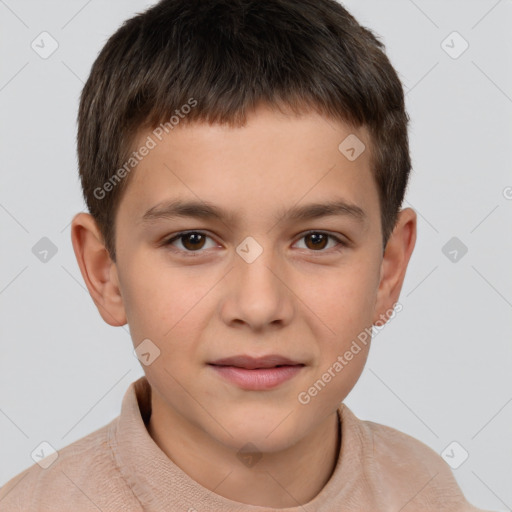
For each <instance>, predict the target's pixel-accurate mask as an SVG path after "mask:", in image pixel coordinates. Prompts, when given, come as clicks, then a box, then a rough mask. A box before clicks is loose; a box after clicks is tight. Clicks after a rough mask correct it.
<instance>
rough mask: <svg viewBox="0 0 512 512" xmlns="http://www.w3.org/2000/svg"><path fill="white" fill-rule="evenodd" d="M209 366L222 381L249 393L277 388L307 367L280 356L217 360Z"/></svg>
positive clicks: (237, 357) (242, 356)
mask: <svg viewBox="0 0 512 512" xmlns="http://www.w3.org/2000/svg"><path fill="white" fill-rule="evenodd" d="M208 365H209V366H210V367H211V368H212V369H213V370H214V371H215V373H216V374H217V375H219V376H220V377H221V378H222V379H224V380H227V381H228V382H231V383H232V384H235V385H237V386H238V387H240V388H242V389H245V390H249V391H263V390H268V389H272V388H275V387H277V386H279V385H280V384H283V383H284V382H286V381H288V380H290V379H292V378H293V377H295V376H296V375H297V374H299V373H300V372H301V370H302V368H304V367H305V366H306V365H305V364H304V363H301V362H298V361H294V360H293V359H290V358H287V357H283V356H280V355H274V354H271V355H268V356H264V357H257V358H254V357H251V356H246V355H241V356H234V357H228V358H223V359H217V360H216V361H213V362H211V363H208Z"/></svg>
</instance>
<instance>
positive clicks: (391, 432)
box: [346, 411, 480, 512]
mask: <svg viewBox="0 0 512 512" xmlns="http://www.w3.org/2000/svg"><path fill="white" fill-rule="evenodd" d="M346 413H347V414H350V416H351V417H352V421H353V422H354V424H355V425H356V426H357V429H358V431H359V432H358V435H359V438H360V440H361V442H362V444H363V446H364V450H363V452H364V457H365V461H366V462H365V463H364V464H365V472H366V477H367V478H368V480H369V481H371V482H373V484H372V485H373V487H374V489H373V492H375V493H376V494H377V495H380V496H386V498H387V499H389V501H390V503H395V504H396V506H398V509H400V510H403V512H408V511H409V510H411V511H413V510H436V511H442V510H446V511H448V510H450V511H452V512H478V511H479V510H480V509H477V508H475V507H474V506H472V505H471V504H470V503H468V502H467V500H466V499H465V497H464V494H463V493H462V490H461V489H460V487H459V485H458V483H457V481H456V479H455V477H454V475H453V473H452V470H451V468H450V466H449V465H448V464H447V463H446V462H445V461H444V459H443V458H442V457H441V455H439V454H438V453H437V452H436V451H435V450H433V449H432V448H430V446H428V445H426V444H425V443H423V442H422V441H420V440H418V439H415V438H414V437H412V436H410V435H408V434H406V433H404V432H401V431H399V430H397V429H395V428H392V427H389V426H387V425H382V424H380V423H375V422H373V421H368V420H359V419H358V418H356V417H355V416H354V415H353V413H351V412H350V411H348V412H346ZM398 509H397V510H398Z"/></svg>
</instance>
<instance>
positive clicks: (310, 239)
mask: <svg viewBox="0 0 512 512" xmlns="http://www.w3.org/2000/svg"><path fill="white" fill-rule="evenodd" d="M300 239H301V240H303V239H304V240H306V243H305V245H306V249H310V250H312V251H313V252H328V251H324V250H323V249H325V247H326V246H327V244H328V243H329V239H331V240H334V241H335V242H337V245H336V244H335V246H334V247H335V250H341V249H342V248H344V247H346V245H347V244H346V243H345V242H344V241H343V240H341V239H340V238H338V237H337V236H334V235H331V234H329V233H324V232H323V231H309V232H308V233H305V234H304V235H302V237H301V238H300Z"/></svg>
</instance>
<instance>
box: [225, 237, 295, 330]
mask: <svg viewBox="0 0 512 512" xmlns="http://www.w3.org/2000/svg"><path fill="white" fill-rule="evenodd" d="M241 245H242V247H239V248H238V251H237V255H236V257H235V260H234V268H233V269H232V271H231V272H229V274H228V276H227V277H226V279H228V283H229V284H228V286H227V287H226V290H227V291H226V295H225V296H224V300H223V304H222V308H221V314H222V317H223V320H224V322H225V323H227V324H229V325H231V326H233V325H237V324H238V325H245V326H248V327H250V328H251V329H252V330H255V331H261V330H264V329H275V328H277V327H283V326H285V325H287V324H289V323H290V321H291V319H292V317H293V313H294V307H293V297H294V295H293V293H292V291H291V283H290V282H287V281H290V277H289V275H287V272H286V269H285V267H284V264H283V263H282V262H281V261H279V257H278V255H276V254H275V251H272V249H265V250H262V251H261V250H259V251H258V252H259V255H257V257H256V258H255V259H253V258H252V257H247V256H246V255H251V251H253V254H252V256H254V249H255V248H254V247H251V246H250V245H249V246H245V247H244V246H243V244H241ZM260 247H261V246H260ZM243 249H246V251H245V253H244V252H243ZM261 249H263V248H261ZM260 251H261V252H260Z"/></svg>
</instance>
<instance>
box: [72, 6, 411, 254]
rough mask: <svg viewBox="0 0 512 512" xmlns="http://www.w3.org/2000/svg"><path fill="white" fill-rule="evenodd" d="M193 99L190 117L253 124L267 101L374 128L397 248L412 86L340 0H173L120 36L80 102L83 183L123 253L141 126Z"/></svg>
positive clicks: (106, 232) (383, 201)
mask: <svg viewBox="0 0 512 512" xmlns="http://www.w3.org/2000/svg"><path fill="white" fill-rule="evenodd" d="M191 98H193V99H194V101H195V106H194V108H192V109H189V112H188V114H187V115H186V116H181V117H183V119H182V120H181V121H182V122H183V121H186V122H191V121H207V122H210V123H228V124H231V125H234V126H243V124H244V123H245V120H246V116H247V114H248V113H250V112H251V110H253V109H254V108H255V107H256V106H257V105H258V104H260V103H262V102H263V103H265V104H268V105H270V106H273V107H276V108H278V109H279V108H281V107H283V106H284V107H288V108H291V109H292V111H294V112H296V113H301V112H304V111H307V110H309V109H312V110H315V111H317V112H319V113H321V114H322V115H325V116H327V117H329V118H332V119H335V120H340V121H342V122H344V123H347V124H348V125H349V126H353V127H360V126H362V125H364V126H366V127H367V128H368V129H369V133H370V137H371V144H370V145H371V155H372V172H373V175H374V178H375V181H376V184H377V188H378V191H379V200H380V211H381V225H382V239H383V240H382V241H383V247H384V248H385V246H386V244H387V240H388V238H389V236H390V234H391V232H392V231H393V228H394V226H395V223H396V219H397V213H398V212H399V210H400V207H401V204H402V201H403V198H404V195H405V189H406V187H407V182H408V178H409V172H410V169H411V161H410V156H409V144H408V134H407V124H408V121H409V117H408V115H407V113H406V111H405V105H404V93H403V88H402V84H401V82H400V80H399V78H398V75H397V73H396V71H395V70H394V68H393V66H392V65H391V63H390V62H389V60H388V58H387V57H386V55H385V53H384V44H383V43H382V42H380V40H378V39H377V37H376V36H375V35H374V34H373V33H372V32H371V31H370V30H369V29H367V28H365V27H362V26H361V25H359V24H358V23H357V21H356V20H355V19H354V17H353V16H352V15H351V14H349V13H348V12H347V11H346V9H344V8H343V7H342V5H341V4H339V3H338V2H337V1H335V0H264V1H262V0H162V1H160V2H159V3H158V4H156V5H154V6H153V7H151V8H149V9H148V10H146V11H145V12H143V13H141V14H138V15H136V16H135V17H133V18H131V19H129V20H127V21H125V22H124V23H123V25H122V26H121V27H120V28H119V29H118V30H117V31H116V32H115V33H114V34H113V35H112V36H111V37H110V39H109V40H108V41H107V43H106V44H105V46H104V47H103V49H102V51H101V52H100V54H99V56H98V58H97V59H96V61H95V62H94V64H93V67H92V70H91V73H90V76H89V78H88V80H87V83H86V84H85V86H84V89H83V91H82V95H81V100H80V107H79V113H78V137H77V142H78V163H79V172H80V179H81V183H82V188H83V192H84V198H85V201H86V204H87V206H88V208H89V212H90V213H91V215H92V216H93V217H94V219H95V220H96V222H97V224H98V227H99V229H100V231H101V234H102V236H103V238H104V243H105V246H106V248H107V250H108V251H109V254H110V256H111V258H112V260H113V261H116V251H115V223H114V219H115V214H116V211H117V209H118V205H119V202H120V199H121V197H122V193H123V191H124V190H125V189H126V187H127V185H128V183H129V177H130V176H129V175H128V176H127V177H126V178H125V179H122V180H118V181H119V183H118V184H117V183H116V182H113V181H112V180H113V178H115V177H116V172H117V171H118V170H120V169H121V167H122V166H123V163H124V162H126V160H127V158H129V153H130V151H132V150H133V147H132V146H133V144H134V140H135V137H136V136H137V135H138V134H139V133H140V131H141V130H142V129H144V128H155V127H156V126H158V125H159V123H163V122H164V121H166V120H168V119H170V118H171V116H173V115H174V114H175V113H176V110H180V108H181V107H182V106H183V105H186V104H187V103H190V100H191ZM340 142H341V141H340ZM125 170H126V166H125ZM121 174H122V175H123V176H124V175H125V174H126V173H121ZM117 178H119V174H118V175H117ZM109 182H110V183H111V184H113V186H112V185H111V186H109V187H107V188H108V193H103V192H105V191H106V190H107V188H105V187H104V185H105V184H106V183H109ZM98 190H102V191H103V192H102V193H101V194H99V193H98ZM99 196H100V197H99ZM101 196H103V197H101Z"/></svg>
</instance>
